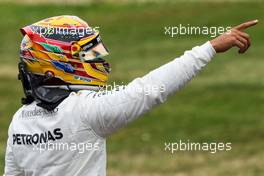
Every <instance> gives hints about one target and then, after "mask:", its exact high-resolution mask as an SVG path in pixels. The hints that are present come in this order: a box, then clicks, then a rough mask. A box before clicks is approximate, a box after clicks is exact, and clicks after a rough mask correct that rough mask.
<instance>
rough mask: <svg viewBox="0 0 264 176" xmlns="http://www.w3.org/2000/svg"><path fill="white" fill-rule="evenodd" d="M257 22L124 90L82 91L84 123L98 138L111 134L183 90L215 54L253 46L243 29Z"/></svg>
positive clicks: (240, 27)
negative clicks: (233, 48) (234, 48)
mask: <svg viewBox="0 0 264 176" xmlns="http://www.w3.org/2000/svg"><path fill="white" fill-rule="evenodd" d="M256 23H257V21H250V22H247V23H244V24H242V25H239V26H237V27H235V28H233V29H232V30H231V32H228V33H225V34H223V35H221V36H219V37H217V38H215V39H213V40H212V41H208V42H206V43H205V44H203V45H202V46H198V47H194V48H193V49H192V50H190V51H186V52H185V53H184V55H182V56H181V57H179V58H176V59H174V60H173V61H171V62H169V63H167V64H165V65H163V66H161V67H159V68H157V69H155V70H153V71H151V72H150V73H148V74H147V75H145V76H143V77H141V78H136V79H135V80H133V81H132V82H131V83H129V84H128V85H127V86H126V87H124V88H121V89H118V90H113V91H107V92H99V93H90V94H89V93H86V92H80V93H79V94H78V95H77V96H79V106H78V107H79V109H78V111H79V112H80V113H81V117H82V119H83V121H84V123H86V124H89V125H90V126H91V128H92V129H93V130H94V131H95V133H97V134H98V135H99V136H102V137H106V136H108V135H110V134H112V133H113V132H115V131H116V130H118V129H120V128H122V127H123V126H125V125H126V124H128V123H129V122H131V121H133V120H135V119H136V118H138V117H139V116H140V115H142V114H143V113H145V112H147V111H149V110H150V109H151V108H153V107H154V106H156V105H158V104H160V103H162V102H164V101H165V100H166V98H167V97H168V96H169V95H170V94H172V93H174V92H176V91H178V90H180V89H181V88H182V87H183V86H184V85H186V84H187V83H188V82H189V81H190V80H191V79H192V78H193V77H195V76H196V75H197V74H198V73H199V71H200V70H201V69H202V68H203V67H204V66H206V64H207V63H208V62H210V61H211V59H212V58H213V56H214V55H215V53H216V52H224V51H227V50H229V49H230V48H232V47H233V46H237V47H239V52H240V53H244V52H245V51H246V50H247V49H248V47H249V46H250V39H249V36H248V34H246V33H244V32H242V30H243V29H245V28H247V27H249V26H253V25H255V24H256Z"/></svg>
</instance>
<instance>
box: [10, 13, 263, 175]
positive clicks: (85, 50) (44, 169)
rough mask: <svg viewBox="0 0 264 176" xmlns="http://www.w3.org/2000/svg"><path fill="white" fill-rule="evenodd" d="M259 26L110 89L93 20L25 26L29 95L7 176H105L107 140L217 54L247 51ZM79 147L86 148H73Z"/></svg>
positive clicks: (13, 127) (14, 131) (22, 65)
mask: <svg viewBox="0 0 264 176" xmlns="http://www.w3.org/2000/svg"><path fill="white" fill-rule="evenodd" d="M257 23H258V21H257V20H254V21H249V22H246V23H243V24H241V25H238V26H236V27H234V28H232V29H231V30H230V31H228V32H226V33H224V34H222V35H220V36H218V37H217V38H214V39H212V40H211V41H207V42H206V43H204V44H202V45H201V46H196V47H194V48H193V49H192V50H189V51H186V52H185V53H184V54H183V55H182V56H180V57H179V58H176V59H174V60H172V61H171V62H169V63H167V64H165V65H163V66H161V67H159V68H157V69H155V70H153V71H151V72H150V73H148V74H146V75H145V76H143V77H140V78H136V79H134V80H133V81H132V82H130V83H129V84H128V85H126V86H120V87H117V88H114V89H112V90H102V89H103V88H105V87H106V85H107V80H108V75H109V72H110V65H109V64H108V62H107V60H105V59H104V57H105V56H106V55H108V53H109V52H108V50H107V48H106V46H105V45H104V43H103V41H102V39H101V37H100V35H99V31H98V30H95V29H92V28H91V27H90V26H89V25H88V24H87V23H86V22H85V21H83V20H82V19H80V18H78V17H76V16H68V15H63V16H56V17H51V18H47V19H44V20H41V21H39V22H37V23H34V24H32V25H29V26H26V27H24V28H22V29H21V32H22V34H23V40H22V42H21V46H20V47H21V48H20V62H19V64H18V68H19V75H18V77H19V79H20V80H21V82H22V85H23V89H24V93H25V97H24V98H22V104H23V106H22V107H21V108H20V109H19V110H18V111H17V112H16V113H15V115H14V116H13V119H12V122H11V124H10V126H9V131H8V141H7V148H6V156H5V175H6V176H105V175H106V139H107V137H108V136H110V135H111V134H113V133H114V132H115V131H117V130H118V129H120V128H122V127H124V126H126V125H127V124H128V123H130V122H132V121H134V120H136V119H137V118H138V117H139V116H140V115H142V114H143V113H145V112H147V111H149V110H151V109H152V108H153V107H154V106H156V105H158V104H160V103H163V102H164V101H165V100H166V98H167V97H168V96H169V95H171V94H173V93H175V92H177V91H179V90H180V89H181V88H182V87H183V86H184V85H186V84H187V83H188V82H189V81H190V80H191V79H192V78H193V77H194V76H196V75H197V74H198V73H199V71H200V70H201V69H202V68H203V67H205V66H206V65H207V64H208V63H209V62H210V61H211V60H212V58H213V57H214V55H215V54H216V53H221V52H225V51H227V50H229V49H230V48H232V47H238V48H239V53H245V52H246V51H247V49H248V48H249V47H250V37H249V35H248V34H247V33H245V32H244V30H245V29H246V28H248V27H251V26H253V25H255V24H257ZM146 90H148V91H147V92H146ZM79 144H85V145H86V147H85V150H83V151H81V152H80V150H73V149H72V148H74V147H76V146H78V145H79ZM74 145H75V146H74ZM49 147H52V150H48V148H49Z"/></svg>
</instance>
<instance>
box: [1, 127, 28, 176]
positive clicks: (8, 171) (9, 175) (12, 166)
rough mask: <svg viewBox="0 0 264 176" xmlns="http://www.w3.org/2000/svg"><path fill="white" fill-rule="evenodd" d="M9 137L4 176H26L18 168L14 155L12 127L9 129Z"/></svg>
mask: <svg viewBox="0 0 264 176" xmlns="http://www.w3.org/2000/svg"><path fill="white" fill-rule="evenodd" d="M11 125H12V123H11ZM11 125H10V126H11ZM8 136H9V138H8V140H7V147H6V155H5V173H4V176H24V173H23V171H22V170H21V169H20V168H19V167H18V166H17V164H16V161H15V158H14V155H13V151H12V142H11V140H10V127H9V132H8Z"/></svg>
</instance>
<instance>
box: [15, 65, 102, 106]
mask: <svg viewBox="0 0 264 176" xmlns="http://www.w3.org/2000/svg"><path fill="white" fill-rule="evenodd" d="M18 68H19V74H18V79H19V80H21V83H22V86H23V89H24V93H25V98H22V104H30V103H32V102H33V101H36V102H37V105H38V106H40V107H42V108H45V109H47V110H49V111H51V110H53V109H54V108H56V107H57V106H58V105H59V104H60V103H61V102H62V101H63V100H64V99H65V98H67V97H68V96H69V94H70V93H71V92H72V91H79V90H93V91H99V90H103V88H104V87H100V86H92V85H42V83H43V82H45V81H46V80H47V79H50V77H47V76H42V75H35V74H32V73H30V72H28V71H27V68H26V64H25V63H24V62H23V61H22V62H20V63H19V64H18Z"/></svg>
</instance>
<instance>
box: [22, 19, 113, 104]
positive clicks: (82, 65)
mask: <svg viewBox="0 0 264 176" xmlns="http://www.w3.org/2000/svg"><path fill="white" fill-rule="evenodd" d="M21 32H22V34H23V36H24V37H23V39H22V42H21V45H20V63H19V64H18V67H19V79H20V80H21V81H22V85H23V87H24V92H25V95H26V97H27V99H28V100H33V99H38V98H39V99H43V96H42V98H40V96H38V95H37V93H36V92H38V91H35V90H37V89H38V88H40V87H42V89H43V87H45V86H46V87H67V89H74V88H75V89H93V88H94V89H96V88H97V87H104V86H105V85H106V84H107V80H108V76H109V72H110V66H109V63H108V62H106V61H105V60H104V59H103V57H104V56H106V55H108V54H109V51H108V49H107V48H106V47H105V45H104V43H103V42H102V39H101V36H100V35H99V31H98V30H97V29H96V28H92V27H90V26H89V25H88V24H87V23H86V22H85V21H83V20H82V19H80V18H79V17H77V16H69V15H63V16H55V17H51V18H47V19H44V20H41V21H39V22H36V23H34V24H31V25H29V26H26V27H24V28H22V29H21ZM39 94H43V91H42V92H41V93H39ZM44 99H45V97H44ZM30 102H31V101H30Z"/></svg>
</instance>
